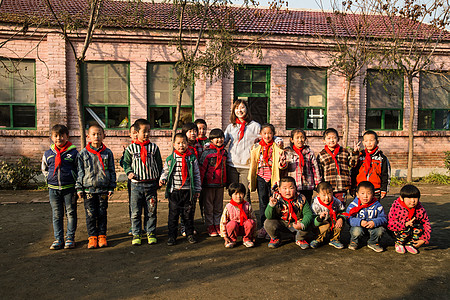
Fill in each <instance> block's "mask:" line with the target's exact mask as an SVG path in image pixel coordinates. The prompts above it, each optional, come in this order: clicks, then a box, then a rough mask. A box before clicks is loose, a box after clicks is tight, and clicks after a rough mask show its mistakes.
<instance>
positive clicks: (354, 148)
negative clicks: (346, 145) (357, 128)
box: [353, 141, 361, 151]
mask: <svg viewBox="0 0 450 300" xmlns="http://www.w3.org/2000/svg"><path fill="white" fill-rule="evenodd" d="M360 145H361V141H359V142H358V143H356V141H354V142H353V151H359V146H360Z"/></svg>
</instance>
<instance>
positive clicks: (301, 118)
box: [286, 109, 305, 129]
mask: <svg viewBox="0 0 450 300" xmlns="http://www.w3.org/2000/svg"><path fill="white" fill-rule="evenodd" d="M286 127H287V128H303V129H304V128H305V110H304V109H287V110H286Z"/></svg>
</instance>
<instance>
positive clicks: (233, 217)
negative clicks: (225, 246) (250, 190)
mask: <svg viewBox="0 0 450 300" xmlns="http://www.w3.org/2000/svg"><path fill="white" fill-rule="evenodd" d="M243 207H244V211H245V213H246V215H247V217H248V218H249V219H253V220H254V221H255V224H256V217H255V214H254V213H253V210H252V206H251V205H250V204H249V203H248V202H247V201H245V203H244V206H243ZM230 221H236V222H238V223H239V221H240V211H239V208H237V207H236V206H234V205H233V204H231V203H228V204H227V205H226V206H225V208H224V209H223V213H222V218H221V219H220V236H221V237H226V236H227V223H228V222H230ZM255 232H256V231H255Z"/></svg>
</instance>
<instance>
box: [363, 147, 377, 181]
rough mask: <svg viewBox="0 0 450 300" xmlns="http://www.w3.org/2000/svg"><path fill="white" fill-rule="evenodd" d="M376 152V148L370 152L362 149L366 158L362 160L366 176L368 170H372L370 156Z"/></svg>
mask: <svg viewBox="0 0 450 300" xmlns="http://www.w3.org/2000/svg"><path fill="white" fill-rule="evenodd" d="M377 150H378V147H375V149H373V150H372V151H371V152H369V151H367V149H364V151H365V152H366V157H365V158H364V172H365V173H366V175H368V174H369V172H370V169H371V168H372V154H374V153H375V152H377Z"/></svg>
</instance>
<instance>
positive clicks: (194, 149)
mask: <svg viewBox="0 0 450 300" xmlns="http://www.w3.org/2000/svg"><path fill="white" fill-rule="evenodd" d="M188 149H189V150H192V153H194V154H195V157H197V159H198V151H197V147H195V146H191V145H188Z"/></svg>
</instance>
